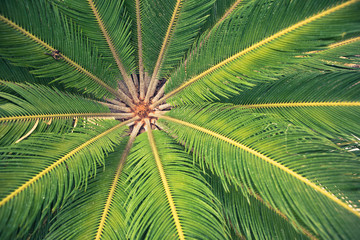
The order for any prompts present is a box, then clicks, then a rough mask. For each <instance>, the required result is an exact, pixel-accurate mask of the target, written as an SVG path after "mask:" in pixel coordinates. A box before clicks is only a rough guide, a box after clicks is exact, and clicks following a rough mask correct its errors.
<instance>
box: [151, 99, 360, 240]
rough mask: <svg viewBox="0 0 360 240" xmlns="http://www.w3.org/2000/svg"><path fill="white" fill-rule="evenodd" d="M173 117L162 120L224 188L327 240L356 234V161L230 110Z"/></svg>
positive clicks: (298, 132)
mask: <svg viewBox="0 0 360 240" xmlns="http://www.w3.org/2000/svg"><path fill="white" fill-rule="evenodd" d="M170 115H171V116H176V118H174V117H168V116H158V117H160V119H162V122H163V123H164V124H165V123H166V126H167V128H166V129H168V131H170V132H171V133H172V134H174V135H175V136H176V137H177V138H178V139H179V141H180V142H185V144H186V148H187V149H189V150H191V149H192V150H193V151H194V153H195V159H196V160H197V161H198V162H199V164H200V165H201V166H202V168H203V169H209V170H210V171H212V172H214V173H215V174H216V175H218V176H219V177H220V178H221V179H222V181H223V183H224V184H225V186H226V184H227V183H233V184H237V185H244V186H245V187H246V189H249V190H251V191H253V192H257V193H259V195H260V196H261V197H262V198H264V199H265V200H266V201H267V202H269V203H270V204H271V205H272V206H274V208H278V209H279V210H280V211H282V212H284V214H286V216H287V217H288V218H289V219H290V220H291V221H294V222H298V221H300V222H301V224H304V225H305V226H306V227H307V228H309V229H310V230H311V231H313V232H315V233H316V234H319V235H321V236H323V237H324V238H329V237H330V236H339V237H342V238H354V237H355V236H356V235H357V234H358V232H357V230H356V227H355V225H356V224H358V223H359V221H360V214H359V212H358V211H357V210H356V206H355V205H356V204H355V202H356V201H357V199H358V198H359V193H358V190H357V189H358V187H357V186H358V184H359V182H358V181H359V180H358V179H356V177H353V176H356V175H357V174H358V172H357V170H358V169H360V168H359V161H358V160H357V159H356V158H355V156H354V155H352V154H347V153H346V152H344V151H341V150H339V149H337V148H336V146H335V145H333V144H332V143H331V142H330V141H328V140H326V139H324V138H321V137H317V136H316V135H310V134H309V133H308V132H306V131H303V130H302V129H301V128H298V127H296V126H293V125H291V124H286V122H282V121H279V120H277V121H276V120H274V119H271V118H269V117H266V116H265V115H262V114H253V113H250V112H248V111H247V110H242V109H234V108H233V107H229V106H226V105H225V106H224V105H221V104H219V105H217V104H215V105H212V104H211V105H208V106H206V105H200V106H197V107H186V108H185V107H184V108H179V109H175V110H172V111H171V112H170ZM185 119H186V120H185ZM243 192H244V193H245V194H246V191H243ZM299 219H300V220H299ZM335 222H336V224H335ZM318 223H319V224H318ZM354 224H355V225H354Z"/></svg>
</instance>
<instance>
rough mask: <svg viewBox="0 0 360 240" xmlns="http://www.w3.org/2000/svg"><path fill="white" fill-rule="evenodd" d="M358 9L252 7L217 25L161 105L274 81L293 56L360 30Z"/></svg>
mask: <svg viewBox="0 0 360 240" xmlns="http://www.w3.org/2000/svg"><path fill="white" fill-rule="evenodd" d="M305 6H306V7H305ZM304 8H306V11H304ZM358 9H359V4H358V2H357V1H356V0H351V1H346V2H338V3H334V1H322V2H321V3H318V2H316V3H315V2H314V1H291V2H289V1H276V2H273V1H271V2H270V1H256V2H250V3H249V4H248V5H247V6H246V7H242V8H239V9H238V10H237V11H234V12H233V13H232V14H231V15H230V16H229V17H228V18H227V19H226V20H225V21H224V22H223V23H222V24H220V25H219V26H218V28H217V29H216V31H214V33H212V34H211V36H210V37H209V39H208V41H207V42H206V43H205V44H206V47H205V48H204V47H203V48H201V49H202V51H200V52H199V53H198V54H197V55H196V56H195V57H193V58H192V60H191V61H188V62H187V64H186V68H185V66H184V65H183V66H181V67H180V69H179V70H178V71H177V72H176V74H174V75H172V76H171V80H170V81H169V83H168V84H167V88H166V91H165V92H167V94H166V95H165V96H164V98H163V99H161V101H164V100H165V99H168V98H171V97H173V98H172V100H171V101H174V102H176V103H178V104H180V103H183V102H199V101H209V100H213V99H217V98H218V97H219V96H225V97H227V96H229V95H234V94H237V93H238V92H239V91H240V90H244V89H246V88H250V87H252V86H254V85H255V84H258V83H260V82H266V81H271V80H274V79H276V78H277V77H279V76H280V74H281V71H282V70H284V69H285V68H286V67H289V66H291V65H292V64H294V63H300V62H301V61H302V60H303V59H302V58H296V56H297V55H300V54H301V53H303V52H306V51H311V50H319V49H321V48H322V47H323V46H324V45H325V46H326V45H327V44H330V43H333V42H335V41H336V39H337V38H338V36H340V35H341V34H342V33H343V32H344V31H345V32H356V31H359V29H358V24H357V23H358V21H359V15H358V14H357V13H358ZM275 12H276V16H277V17H276V18H274V13H275ZM289 12H291V13H292V14H288V13H289ZM255 13H256V14H255ZM345 16H346V17H345ZM259 19H260V20H259ZM269 23H271V24H272V25H271V26H269V25H268V24H269ZM328 25H331V26H332V27H331V28H326V26H328ZM320 28H321V31H319V29H320ZM229 29H231V31H229ZM254 29H256V31H254ZM234 39H238V40H239V41H234ZM185 88H186V91H182V90H183V89H185ZM214 89H216V91H215V90H214ZM175 95H176V97H174V96H175ZM157 104H159V102H156V103H155V104H154V105H157Z"/></svg>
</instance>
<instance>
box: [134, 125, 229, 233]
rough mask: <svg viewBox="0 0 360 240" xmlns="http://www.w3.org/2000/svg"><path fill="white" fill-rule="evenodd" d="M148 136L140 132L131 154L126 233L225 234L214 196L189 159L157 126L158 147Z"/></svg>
mask: <svg viewBox="0 0 360 240" xmlns="http://www.w3.org/2000/svg"><path fill="white" fill-rule="evenodd" d="M146 138H147V136H146V134H142V135H140V136H139V138H138V141H137V142H135V146H134V150H133V152H132V153H131V154H130V156H129V165H130V166H131V167H132V168H133V170H132V171H131V173H130V174H129V178H130V179H131V183H130V184H131V191H130V196H129V197H130V200H129V203H128V208H129V212H130V213H131V215H130V216H131V217H132V221H131V224H130V226H129V235H128V237H129V238H130V239H144V238H146V239H175V238H178V237H179V238H184V237H185V238H190V239H199V238H201V239H224V238H225V233H224V230H223V223H222V222H221V217H220V215H219V210H218V209H217V208H216V206H215V205H214V203H213V200H215V198H214V196H213V195H212V193H211V191H210V189H209V187H208V186H207V184H206V183H205V180H204V179H203V178H201V177H199V175H198V171H199V170H196V168H194V167H193V166H192V161H191V159H190V158H189V157H188V156H187V155H186V154H184V153H182V152H181V148H179V147H178V146H177V145H176V144H175V143H174V141H173V140H171V139H170V138H169V137H167V136H166V135H164V134H161V133H159V132H157V131H154V140H155V142H156V146H157V147H156V148H157V151H158V153H155V152H153V150H154V149H152V148H151V147H150V146H149V142H148V140H147V139H146ZM149 141H152V137H149ZM157 154H158V155H157ZM156 155H157V156H156ZM157 158H159V159H158V160H159V161H161V163H160V164H161V166H159V163H158V162H156V161H157ZM164 179H166V180H164ZM167 184H168V188H169V190H170V191H169V192H168V190H167V187H166V185H167ZM172 201H173V203H171V202H172ZM172 204H174V205H172ZM170 208H171V210H170ZM175 209H176V210H175ZM130 216H129V217H130Z"/></svg>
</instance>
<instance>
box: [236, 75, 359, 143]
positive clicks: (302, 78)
mask: <svg viewBox="0 0 360 240" xmlns="http://www.w3.org/2000/svg"><path fill="white" fill-rule="evenodd" d="M358 81H359V73H358V72H351V71H349V72H335V73H329V74H318V73H316V74H314V73H309V74H303V75H292V76H287V77H284V78H283V79H281V80H279V81H276V82H274V83H272V84H265V85H261V86H256V87H254V88H253V89H251V90H249V91H247V92H245V93H243V94H241V95H239V96H238V97H234V98H232V99H231V100H230V101H231V102H233V103H235V104H239V105H240V106H241V107H244V108H249V109H251V111H253V112H258V113H264V114H275V115H279V116H280V117H281V118H283V119H287V120H290V121H291V122H292V124H295V125H305V126H307V127H309V128H311V129H313V130H315V131H317V132H320V133H322V134H324V135H325V136H327V137H329V138H332V137H334V136H340V137H341V136H346V135H348V134H355V135H357V136H360V132H359V131H358V130H359V129H358V128H357V126H358V118H359V116H360V112H359V106H360V99H359V94H358V93H359V85H358V84H357V83H358ZM344 117H345V118H346V119H347V121H346V122H344V120H343V119H344Z"/></svg>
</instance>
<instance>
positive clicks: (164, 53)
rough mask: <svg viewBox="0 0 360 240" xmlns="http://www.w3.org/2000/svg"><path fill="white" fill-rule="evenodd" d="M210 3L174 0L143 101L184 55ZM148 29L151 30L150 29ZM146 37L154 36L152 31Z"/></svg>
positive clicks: (152, 92)
mask: <svg viewBox="0 0 360 240" xmlns="http://www.w3.org/2000/svg"><path fill="white" fill-rule="evenodd" d="M168 2H171V1H168ZM212 3H213V1H204V0H201V1H199V0H187V1H182V0H177V1H176V4H175V7H174V10H173V11H172V16H171V19H170V21H169V23H168V24H167V30H166V33H165V35H163V37H162V38H161V39H162V45H161V49H160V51H159V52H157V53H156V56H158V57H157V60H156V63H155V65H154V69H153V70H152V69H151V70H152V77H151V80H150V86H149V89H148V92H147V94H146V98H145V101H149V98H150V97H151V96H153V94H154V92H155V89H156V87H157V84H158V81H159V79H162V78H165V77H166V76H167V75H168V74H169V73H170V71H171V70H172V69H173V68H174V66H176V65H177V64H178V63H179V62H180V60H181V59H182V58H183V57H184V55H185V52H186V51H187V50H188V48H189V47H190V46H191V44H192V42H193V41H194V39H195V37H196V35H197V33H198V31H199V30H200V27H201V26H202V25H203V24H204V22H205V20H206V14H207V13H208V12H209V10H210V7H211V5H212ZM152 5H153V4H152ZM144 13H145V12H144ZM151 26H153V24H151ZM145 27H147V25H144V26H143V29H144V28H145ZM149 30H150V31H152V29H149ZM147 37H152V38H154V36H153V33H152V35H149V36H147ZM144 39H145V34H144ZM145 43H146V42H145ZM145 53H146V52H145ZM145 56H146V55H145Z"/></svg>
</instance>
